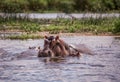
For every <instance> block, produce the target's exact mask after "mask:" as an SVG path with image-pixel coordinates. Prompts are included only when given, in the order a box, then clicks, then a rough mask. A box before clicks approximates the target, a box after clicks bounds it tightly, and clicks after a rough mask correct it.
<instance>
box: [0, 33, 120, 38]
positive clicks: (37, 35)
mask: <svg viewBox="0 0 120 82" xmlns="http://www.w3.org/2000/svg"><path fill="white" fill-rule="evenodd" d="M2 33H4V32H2ZM9 33H11V34H12V33H13V35H9V34H8V35H9V36H4V37H1V35H0V39H1V40H2V39H11V40H27V39H42V38H44V36H45V35H47V36H57V35H58V36H60V37H64V36H68V37H69V36H113V37H120V34H119V35H116V34H112V33H108V32H106V33H98V34H95V33H92V32H81V33H57V34H51V33H49V32H38V33H31V34H27V33H25V32H24V33H22V32H18V33H20V34H19V35H17V34H16V35H15V32H9ZM16 33H17V32H16ZM0 34H1V31H0ZM3 35H4V34H3Z"/></svg>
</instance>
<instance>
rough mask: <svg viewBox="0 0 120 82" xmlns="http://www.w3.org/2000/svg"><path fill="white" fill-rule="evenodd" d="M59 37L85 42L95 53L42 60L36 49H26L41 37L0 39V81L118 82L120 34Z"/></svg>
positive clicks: (40, 43) (41, 41) (69, 41)
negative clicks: (53, 60) (60, 59)
mask: <svg viewBox="0 0 120 82" xmlns="http://www.w3.org/2000/svg"><path fill="white" fill-rule="evenodd" d="M61 38H62V39H63V40H64V41H66V42H67V43H69V44H79V43H80V44H84V45H85V46H87V47H88V48H89V49H91V50H92V51H93V52H94V53H95V55H87V54H82V56H81V57H80V58H76V57H67V58H65V59H64V60H63V61H59V62H45V61H44V59H45V58H38V57H37V53H36V51H35V50H28V47H29V46H39V45H40V46H43V39H39V40H0V82H120V37H114V36H69V37H68V36H67V37H66V36H64V37H61ZM20 54H22V55H20ZM23 54H24V55H23ZM18 55H19V56H18ZM26 55H27V56H26ZM22 56H23V57H22Z"/></svg>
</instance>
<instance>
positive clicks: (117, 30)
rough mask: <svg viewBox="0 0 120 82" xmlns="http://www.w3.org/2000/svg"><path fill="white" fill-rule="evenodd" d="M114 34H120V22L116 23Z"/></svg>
mask: <svg viewBox="0 0 120 82" xmlns="http://www.w3.org/2000/svg"><path fill="white" fill-rule="evenodd" d="M113 33H114V34H120V20H119V21H116V22H115V24H114V29H113Z"/></svg>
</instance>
